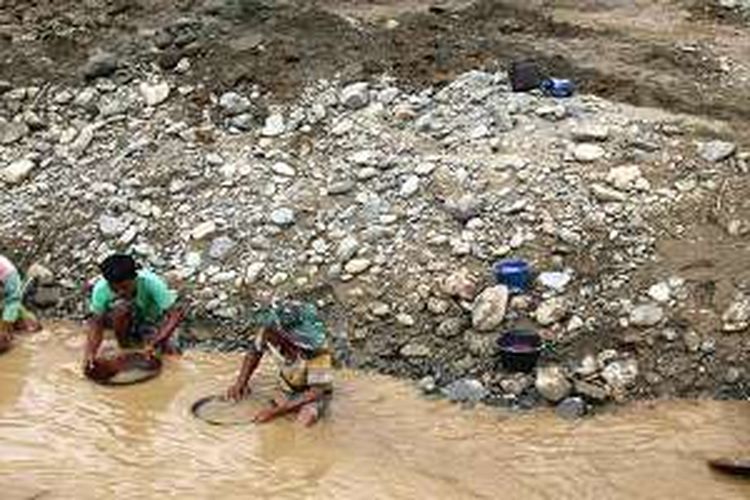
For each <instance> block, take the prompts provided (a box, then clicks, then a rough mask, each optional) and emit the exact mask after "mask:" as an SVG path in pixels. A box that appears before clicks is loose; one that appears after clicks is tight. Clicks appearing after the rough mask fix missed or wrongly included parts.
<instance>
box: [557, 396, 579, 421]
mask: <svg viewBox="0 0 750 500" xmlns="http://www.w3.org/2000/svg"><path fill="white" fill-rule="evenodd" d="M555 413H557V415H558V416H559V417H561V418H564V419H566V420H575V419H578V418H581V417H583V416H584V415H586V402H585V401H584V400H583V399H582V398H579V397H577V396H573V397H569V398H565V399H563V400H562V401H560V403H558V405H557V407H556V408H555Z"/></svg>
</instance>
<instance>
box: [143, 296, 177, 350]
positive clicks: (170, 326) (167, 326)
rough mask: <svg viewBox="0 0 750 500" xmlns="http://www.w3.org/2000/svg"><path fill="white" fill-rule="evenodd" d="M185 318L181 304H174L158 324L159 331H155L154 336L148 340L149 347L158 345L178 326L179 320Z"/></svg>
mask: <svg viewBox="0 0 750 500" xmlns="http://www.w3.org/2000/svg"><path fill="white" fill-rule="evenodd" d="M184 318H185V308H184V307H181V306H175V307H173V308H172V309H170V310H169V311H167V313H166V317H165V318H164V321H162V323H161V325H160V326H159V331H158V332H157V333H156V335H155V336H154V338H153V339H152V340H151V341H150V342H149V346H148V347H149V348H152V347H153V346H158V345H159V344H160V343H162V342H164V341H165V340H167V339H168V338H169V336H170V335H172V334H173V333H174V331H175V330H176V329H177V327H178V326H179V324H180V322H181V321H182V320H183V319H184Z"/></svg>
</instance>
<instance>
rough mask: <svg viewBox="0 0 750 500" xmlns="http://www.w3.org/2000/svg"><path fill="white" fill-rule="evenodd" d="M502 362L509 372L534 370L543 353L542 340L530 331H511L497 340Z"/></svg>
mask: <svg viewBox="0 0 750 500" xmlns="http://www.w3.org/2000/svg"><path fill="white" fill-rule="evenodd" d="M497 348H498V350H499V351H500V362H501V363H502V365H503V368H504V369H505V370H507V371H509V372H513V373H517V372H523V373H529V372H531V371H532V370H534V367H536V364H537V362H538V361H539V355H540V354H541V351H542V338H541V337H540V336H539V335H538V334H536V333H534V332H532V331H530V330H511V331H509V332H506V333H504V334H503V335H501V336H500V337H499V338H498V339H497Z"/></svg>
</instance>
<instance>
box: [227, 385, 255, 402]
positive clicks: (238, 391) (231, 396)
mask: <svg viewBox="0 0 750 500" xmlns="http://www.w3.org/2000/svg"><path fill="white" fill-rule="evenodd" d="M250 392H251V391H250V387H249V386H248V385H247V384H240V383H234V384H232V385H231V386H230V387H229V389H227V392H226V395H225V397H226V398H227V399H228V400H230V401H239V400H240V399H244V398H245V397H247V395H248V394H250Z"/></svg>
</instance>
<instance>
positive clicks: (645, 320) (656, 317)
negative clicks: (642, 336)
mask: <svg viewBox="0 0 750 500" xmlns="http://www.w3.org/2000/svg"><path fill="white" fill-rule="evenodd" d="M663 319H664V309H662V308H661V307H660V306H658V305H656V304H642V305H639V306H636V307H634V308H633V310H632V311H631V312H630V324H631V325H633V326H638V327H643V328H646V327H649V326H656V325H658V324H659V323H661V321H662V320H663Z"/></svg>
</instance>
